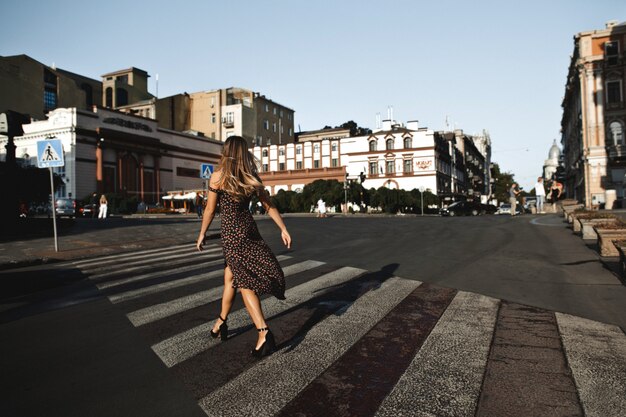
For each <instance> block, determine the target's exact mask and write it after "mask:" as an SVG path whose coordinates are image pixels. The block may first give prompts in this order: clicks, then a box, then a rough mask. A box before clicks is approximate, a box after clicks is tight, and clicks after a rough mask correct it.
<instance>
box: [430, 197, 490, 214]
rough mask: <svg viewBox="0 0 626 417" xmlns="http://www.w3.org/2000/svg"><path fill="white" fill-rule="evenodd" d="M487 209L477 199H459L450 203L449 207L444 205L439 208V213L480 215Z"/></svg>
mask: <svg viewBox="0 0 626 417" xmlns="http://www.w3.org/2000/svg"><path fill="white" fill-rule="evenodd" d="M485 212H486V209H485V208H483V207H482V204H480V203H478V202H475V201H457V202H456V203H452V204H450V205H449V206H448V207H443V208H441V209H440V210H439V214H441V215H442V216H450V217H453V216H478V215H479V214H484V213H485Z"/></svg>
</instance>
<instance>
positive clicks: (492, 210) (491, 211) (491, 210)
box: [480, 204, 498, 214]
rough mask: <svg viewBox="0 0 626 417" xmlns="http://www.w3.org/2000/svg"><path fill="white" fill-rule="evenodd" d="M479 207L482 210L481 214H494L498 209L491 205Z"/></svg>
mask: <svg viewBox="0 0 626 417" xmlns="http://www.w3.org/2000/svg"><path fill="white" fill-rule="evenodd" d="M480 206H481V207H482V209H483V213H482V214H496V211H498V207H496V206H494V205H493V204H481V205H480Z"/></svg>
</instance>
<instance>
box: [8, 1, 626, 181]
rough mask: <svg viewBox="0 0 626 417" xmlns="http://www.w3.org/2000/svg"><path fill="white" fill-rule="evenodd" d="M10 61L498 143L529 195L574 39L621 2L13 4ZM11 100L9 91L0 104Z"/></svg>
mask: <svg viewBox="0 0 626 417" xmlns="http://www.w3.org/2000/svg"><path fill="white" fill-rule="evenodd" d="M2 15H3V18H2V24H1V25H0V55H2V56H10V55H18V54H26V55H29V56H31V57H32V58H34V59H36V60H38V61H40V62H42V63H44V64H47V65H52V64H53V63H54V64H55V65H56V66H57V67H59V68H62V69H65V70H68V71H72V72H75V73H78V74H82V75H86V76H88V77H91V78H95V79H98V80H99V79H100V76H101V75H102V74H105V73H108V72H112V71H116V70H119V69H125V68H129V67H137V68H141V69H143V70H145V71H147V72H148V73H149V74H150V75H151V78H150V83H149V90H150V92H151V93H152V94H156V93H157V91H156V87H157V86H156V74H158V79H159V80H158V96H159V97H165V96H168V95H173V94H178V93H182V92H188V93H192V92H197V91H204V90H213V89H218V88H227V87H232V86H236V87H243V88H248V89H251V90H254V91H258V92H260V93H261V94H264V95H266V96H267V97H269V98H271V99H272V100H274V101H276V102H278V103H280V104H282V105H285V106H287V107H289V108H292V109H294V110H295V112H296V113H295V124H296V130H298V129H300V130H302V131H306V130H315V129H320V128H322V127H324V126H326V125H330V126H337V125H340V124H342V123H344V122H346V121H348V120H354V121H355V122H357V123H358V124H359V125H360V126H364V127H369V128H374V127H375V121H376V114H377V113H380V114H381V116H382V118H383V119H385V118H386V116H387V108H388V107H389V106H393V111H394V119H396V120H397V121H399V122H403V123H405V122H407V121H409V120H419V123H420V126H421V127H428V128H431V129H435V130H442V129H444V128H445V127H446V118H447V120H448V122H449V125H450V126H451V127H455V128H457V129H463V131H464V132H466V133H469V134H473V133H480V132H482V130H483V129H486V130H487V131H489V133H490V135H491V140H492V160H493V161H494V162H496V163H498V164H499V165H500V167H501V169H502V170H504V171H508V172H512V173H513V174H514V175H515V178H516V179H517V181H518V182H519V183H520V184H521V185H522V186H524V187H525V188H527V189H530V188H531V187H532V185H533V184H534V182H535V179H536V178H537V176H539V175H541V173H542V167H543V163H544V160H545V159H546V158H547V157H548V151H549V149H550V146H551V145H552V142H553V140H554V139H557V142H560V121H561V115H562V109H561V101H562V97H563V93H564V90H565V81H566V75H567V70H568V66H569V62H570V54H571V53H572V52H573V48H574V41H573V37H574V35H575V34H576V33H578V32H582V31H588V30H594V29H603V28H604V27H605V23H606V22H607V21H609V20H618V21H620V22H623V21H626V1H624V0H594V1H591V0H588V1H580V0H550V1H547V0H542V1H536V0H525V1H505V0H501V1H483V0H476V1H450V0H438V1H422V0H414V1H404V0H387V1H382V0H379V1H369V0H360V1H352V0H350V1H348V0H345V1H340V0H334V1H331V0H316V1H302V0H290V1H289V0H276V1H263V0H257V1H240V0H229V1H216V0H187V1H179V2H172V1H161V0H153V1H141V0H136V1H132V2H128V1H120V0H110V1H107V2H103V1H99V2H95V1H91V0H81V1H78V0H57V1H34V0H20V1H11V2H9V1H7V2H5V4H4V5H3V7H2ZM0 93H1V92H0Z"/></svg>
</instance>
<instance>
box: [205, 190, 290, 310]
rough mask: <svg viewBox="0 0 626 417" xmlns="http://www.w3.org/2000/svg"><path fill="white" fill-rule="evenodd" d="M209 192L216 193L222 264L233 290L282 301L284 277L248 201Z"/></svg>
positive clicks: (220, 191)
mask: <svg viewBox="0 0 626 417" xmlns="http://www.w3.org/2000/svg"><path fill="white" fill-rule="evenodd" d="M209 191H212V192H214V193H217V201H218V204H219V206H220V218H221V220H222V246H223V249H224V262H225V264H226V265H227V266H229V267H230V270H231V271H232V272H233V287H234V288H247V289H250V290H253V291H254V292H256V293H257V295H263V294H272V295H273V296H274V297H276V298H278V299H279V300H284V299H285V275H284V274H283V270H282V269H281V267H280V265H279V263H278V261H277V260H276V257H275V256H274V254H273V253H272V250H271V249H270V248H269V246H267V243H265V241H264V240H263V238H262V237H261V234H260V233H259V229H258V228H257V226H256V223H255V221H254V219H253V218H252V214H250V211H249V210H248V207H249V204H250V199H249V198H245V199H242V201H237V200H235V199H234V198H233V197H232V196H231V195H229V194H228V193H226V192H224V191H222V190H217V189H214V188H211V187H209Z"/></svg>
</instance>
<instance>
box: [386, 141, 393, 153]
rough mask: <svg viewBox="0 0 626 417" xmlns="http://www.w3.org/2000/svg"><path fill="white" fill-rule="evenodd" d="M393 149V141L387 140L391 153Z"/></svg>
mask: <svg viewBox="0 0 626 417" xmlns="http://www.w3.org/2000/svg"><path fill="white" fill-rule="evenodd" d="M392 149H393V139H387V150H388V151H390V150H392Z"/></svg>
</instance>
